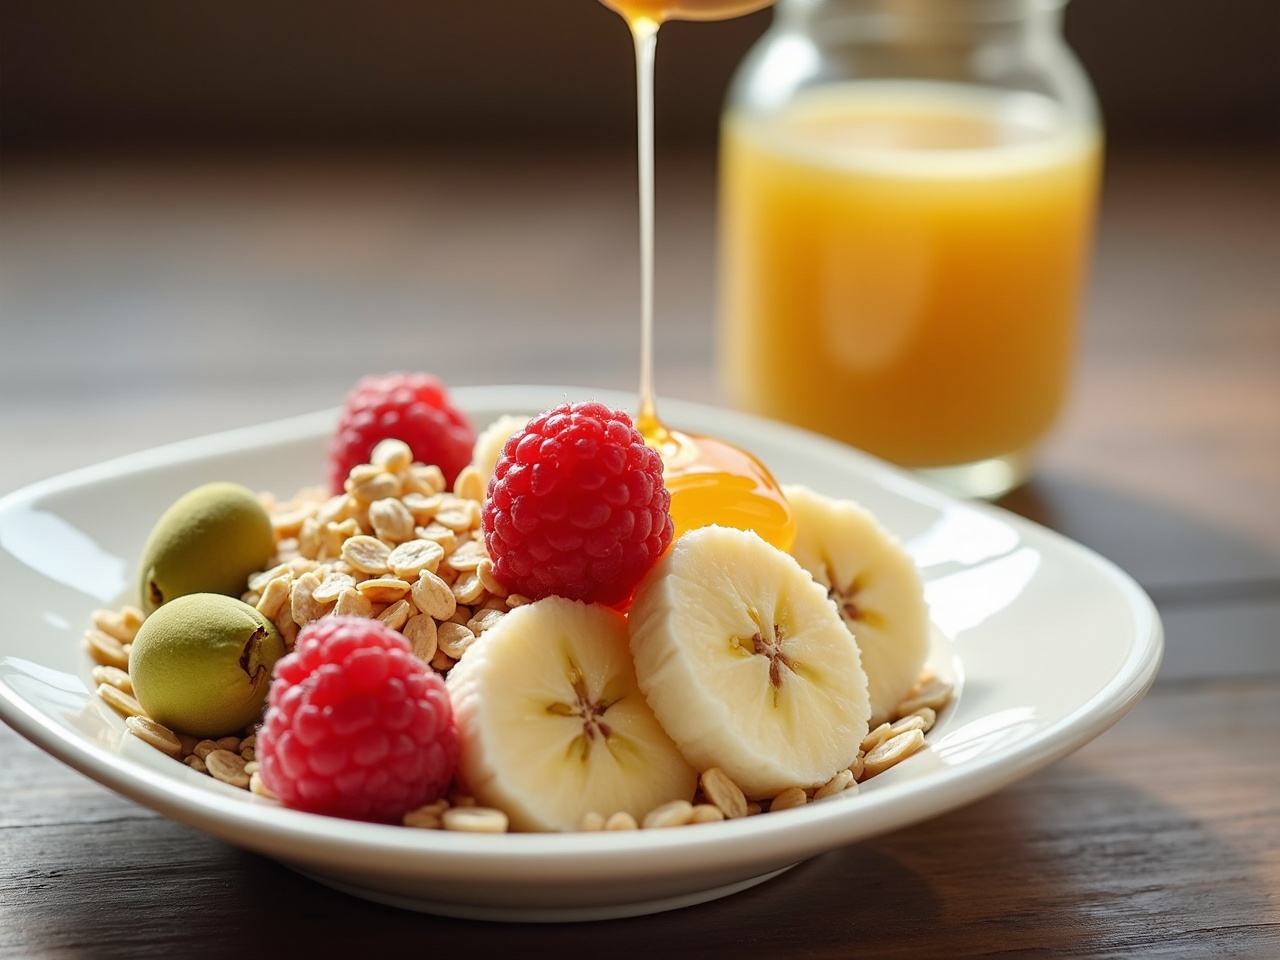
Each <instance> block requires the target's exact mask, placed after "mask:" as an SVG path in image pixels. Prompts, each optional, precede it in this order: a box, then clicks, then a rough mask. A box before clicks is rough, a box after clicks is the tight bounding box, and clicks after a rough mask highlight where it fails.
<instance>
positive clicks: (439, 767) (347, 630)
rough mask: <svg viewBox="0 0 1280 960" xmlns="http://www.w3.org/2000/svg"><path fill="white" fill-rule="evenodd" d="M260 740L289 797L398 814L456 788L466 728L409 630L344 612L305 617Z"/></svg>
mask: <svg viewBox="0 0 1280 960" xmlns="http://www.w3.org/2000/svg"><path fill="white" fill-rule="evenodd" d="M256 750H257V757H258V760H259V763H260V764H261V766H260V773H261V776H262V782H263V783H264V784H265V785H266V787H267V789H269V790H270V791H271V792H272V793H274V794H275V795H276V796H277V797H279V798H280V800H281V802H282V803H283V804H284V805H285V806H287V807H292V808H294V809H296V810H306V811H309V812H312V813H323V814H328V815H330V816H336V817H347V818H350V819H354V820H373V821H379V822H385V823H398V822H399V821H400V819H401V818H402V817H403V816H404V814H405V813H407V812H408V811H410V810H412V809H414V808H415V807H419V806H422V805H423V804H424V803H430V802H432V801H433V800H436V799H438V798H439V797H440V796H441V795H442V794H443V793H444V792H445V790H447V789H448V786H449V783H450V781H451V780H452V779H453V774H454V770H455V768H456V766H457V760H458V735H457V730H456V728H455V727H454V722H453V711H452V708H451V707H450V704H449V695H448V693H447V692H446V690H445V686H444V681H443V680H442V679H441V678H440V676H439V675H438V674H436V673H435V672H434V671H432V670H431V668H430V667H428V666H427V665H426V664H424V663H423V662H422V661H420V660H419V659H418V658H417V657H415V656H414V655H413V652H412V650H411V648H410V646H409V643H408V641H407V640H405V639H404V637H403V636H401V635H400V634H398V633H396V632H395V631H394V630H392V629H390V628H389V627H387V626H386V625H385V624H382V623H379V622H378V621H376V620H368V619H364V618H361V617H340V616H338V617H325V618H323V619H320V620H316V621H314V622H313V623H310V624H308V625H307V626H306V627H304V628H303V629H302V630H301V631H299V633H298V641H297V644H296V646H295V647H294V649H293V651H292V652H291V653H289V654H288V655H286V656H285V657H283V658H281V659H280V660H279V661H278V662H277V663H276V667H275V675H274V679H273V681H272V684H271V694H270V699H269V701H268V707H267V713H266V718H265V720H264V721H263V724H262V727H261V728H260V729H259V731H258V739H257V745H256Z"/></svg>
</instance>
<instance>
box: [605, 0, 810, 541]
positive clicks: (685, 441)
mask: <svg viewBox="0 0 1280 960" xmlns="http://www.w3.org/2000/svg"><path fill="white" fill-rule="evenodd" d="M606 2H609V3H610V5H613V6H615V8H618V6H619V4H617V2H616V0H606ZM619 12H621V13H622V14H623V17H624V19H625V20H626V21H627V26H628V27H629V28H630V31H631V36H632V40H633V42H634V45H635V55H636V142H637V168H638V178H637V179H638V182H639V205H640V405H639V411H638V414H637V416H636V421H635V422H636V429H637V430H638V431H639V432H640V435H641V436H643V437H644V438H645V442H646V443H647V444H648V445H649V446H650V447H652V448H653V449H655V450H657V451H658V454H659V455H660V456H661V457H662V461H663V467H664V480H665V482H666V484H667V487H668V489H669V490H670V492H671V514H672V518H673V519H674V520H675V523H676V531H675V533H676V536H679V535H680V534H681V533H683V532H684V531H685V530H688V529H693V528H695V527H699V526H704V525H705V524H707V523H715V522H722V523H724V524H725V525H728V526H739V527H743V528H745V529H754V530H755V531H756V532H757V533H758V534H760V536H762V537H763V538H764V539H765V540H767V541H769V542H770V543H772V544H773V545H774V546H776V547H778V548H779V549H783V550H786V549H789V548H790V546H791V543H792V540H793V539H794V537H795V524H794V520H793V518H792V516H791V510H790V507H789V506H788V504H787V500H786V497H785V496H783V494H782V491H781V490H780V489H779V487H778V485H777V482H776V481H775V480H774V479H773V477H772V475H771V474H770V473H769V471H768V469H767V468H766V467H765V466H764V464H762V463H760V461H759V460H757V459H756V458H755V457H753V456H751V455H750V454H749V453H747V452H746V451H745V450H742V449H740V448H738V447H735V446H733V445H732V444H729V443H726V442H725V441H723V440H718V439H716V438H715V437H700V436H694V435H690V434H686V433H682V432H680V431H678V430H672V429H670V428H668V427H667V426H666V425H665V424H664V423H663V422H662V420H661V419H660V418H659V417H658V410H657V403H656V400H655V392H654V383H653V339H654V332H653V327H654V286H655V284H654V248H655V238H654V220H655V217H654V210H655V207H656V203H655V196H654V195H655V188H654V181H655V177H654V72H655V62H656V52H657V46H658V29H659V27H660V26H661V23H662V20H661V18H658V19H655V18H654V17H652V16H649V15H646V14H632V13H629V12H627V11H625V10H619ZM665 12H666V11H664V15H665ZM716 491H719V493H718V495H717V492H716ZM709 494H710V496H709ZM690 507H692V509H690Z"/></svg>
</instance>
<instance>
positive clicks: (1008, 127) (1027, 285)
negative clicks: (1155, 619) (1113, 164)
mask: <svg viewBox="0 0 1280 960" xmlns="http://www.w3.org/2000/svg"><path fill="white" fill-rule="evenodd" d="M1099 161H1100V136H1099V134H1098V131H1097V129H1096V127H1094V126H1092V125H1089V126H1082V125H1080V124H1078V123H1077V124H1074V125H1072V124H1068V123H1067V121H1066V120H1064V119H1063V114H1061V113H1060V112H1059V108H1057V107H1056V106H1055V104H1053V103H1052V102H1051V101H1049V100H1048V99H1046V98H1041V97H1039V96H1037V95H1034V94H1026V93H1004V94H998V93H992V92H984V91H979V90H978V89H976V88H973V87H963V86H960V85H948V84H941V83H929V82H917V81H860V82H850V83H844V84H836V85H832V86H830V87H826V88H821V89H815V90H811V91H808V92H805V93H803V94H801V95H800V96H799V97H797V98H795V99H794V100H793V101H792V102H791V104H790V105H788V106H787V107H786V108H785V109H784V110H782V111H781V112H780V113H778V114H775V115H772V116H769V117H763V118H762V117H758V116H753V115H751V114H748V113H746V112H742V111H739V112H732V111H731V112H730V113H729V114H728V115H727V116H726V118H725V125H724V130H723V144H722V156H721V233H720V238H721V240H720V242H721V257H722V262H721V291H720V295H721V349H720V358H721V371H722V375H723V378H724V381H725V386H726V388H727V389H728V390H729V392H730V394H731V396H732V398H733V399H734V401H735V402H736V403H738V404H739V405H740V406H742V407H744V408H746V409H748V410H751V411H753V412H756V413H760V414H764V415H766V416H772V417H777V418H779V419H781V420H786V421H789V422H791V423H795V424H799V425H802V426H805V427H808V428H810V429H814V430H818V431H821V432H823V433H826V434H828V435H830V436H833V437H836V438H838V439H840V440H843V441H845V442H847V443H850V444H852V445H854V446H858V447H861V448H862V449H865V450H867V451H869V452H871V453H874V454H876V455H879V456H882V457H885V458H886V459H889V460H892V461H895V462H897V463H900V464H903V465H907V466H915V467H941V466H951V465H960V464H970V463H975V462H978V461H983V460H986V459H989V458H999V457H1005V456H1010V455H1014V454H1017V453H1019V452H1022V451H1026V450H1028V449H1029V448H1030V447H1032V446H1033V445H1034V444H1035V442H1036V441H1037V440H1038V439H1039V438H1040V437H1041V436H1042V435H1043V434H1044V432H1045V431H1046V430H1047V428H1048V427H1049V425H1050V423H1051V422H1052V420H1053V419H1054V416H1055V414H1056V413H1057V411H1058V408H1059V406H1060V404H1061V402H1062V399H1063V395H1064V392H1065V388H1066V385H1067V381H1068V376H1069V371H1070V367H1071V362H1070V358H1071V354H1072V346H1073V339H1074V329H1075V320H1076V313H1077V309H1078V305H1079V304H1078V301H1079V297H1080V290H1081V280H1082V277H1083V274H1084V266H1085V259H1086V257H1087V254H1088V247H1089V238H1090V235H1091V231H1092V219H1093V210H1094V205H1095V194H1096V190H1097V180H1098V169H1099Z"/></svg>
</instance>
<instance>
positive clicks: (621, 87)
mask: <svg viewBox="0 0 1280 960" xmlns="http://www.w3.org/2000/svg"><path fill="white" fill-rule="evenodd" d="M770 16H771V14H770V13H768V12H763V13H760V14H756V15H753V16H750V17H746V18H743V19H741V20H738V21H734V22H730V23H721V24H686V23H674V24H671V25H669V26H668V27H667V28H665V29H664V30H663V32H662V35H661V42H660V44H659V52H658V91H657V125H658V144H659V165H658V171H659V172H658V190H659V193H658V263H657V271H658V272H657V278H658V298H657V309H658V343H657V347H658V356H657V381H658V383H657V385H658V390H659V392H660V393H663V394H667V395H673V396H679V397H683V398H687V399H693V400H702V401H708V402H720V394H719V391H718V388H717V386H716V384H715V382H714V378H713V377H711V376H710V375H709V372H710V369H711V358H712V342H713V331H712V326H713V325H712V318H713V314H714V306H715V283H714V269H713V267H714V251H715V230H714V216H715V146H716V129H717V117H718V114H719V110H720V107H721V104H722V101H723V96H724V92H725V88H726V85H727V83H728V80H729V77H730V75H731V73H732V70H733V68H734V66H735V64H736V63H737V62H738V61H739V60H740V58H741V57H742V55H743V53H744V52H745V51H746V49H747V48H748V47H749V46H750V45H751V43H752V42H753V41H754V39H755V38H756V37H758V36H759V34H760V33H761V32H762V31H763V30H764V28H765V27H766V26H767V24H768V22H769V18H770ZM1066 33H1067V36H1068V38H1069V40H1070V41H1071V43H1072V44H1073V46H1074V47H1075V49H1076V51H1077V53H1078V55H1079V57H1080V59H1081V60H1082V61H1083V63H1084V65H1085V67H1086V68H1087V70H1088V71H1089V73H1090V75H1091V76H1092V78H1093V80H1094V83H1095V85H1096V87H1097V90H1098V95H1099V98H1100V101H1101V104H1102V108H1103V112H1104V116H1105V121H1106V125H1107V131H1108V158H1107V170H1106V177H1105V186H1104V194H1103V204H1102V215H1101V223H1100V228H1099V237H1098V243H1097V249H1096V254H1095V267H1094V271H1093V280H1092V283H1091V291H1092V292H1091V297H1090V301H1089V307H1088V311H1087V313H1088V315H1087V317H1086V320H1085V334H1084V339H1083V344H1082V348H1081V360H1080V367H1079V371H1078V374H1077V385H1076V389H1075V392H1074V394H1073V398H1072V401H1071V405H1070V407H1069V409H1068V410H1067V412H1066V414H1065V415H1064V417H1063V419H1062V423H1061V424H1060V426H1059V428H1058V429H1057V431H1056V432H1055V434H1054V436H1053V437H1052V438H1051V441H1050V443H1049V444H1048V445H1047V447H1046V449H1045V454H1044V470H1043V474H1042V479H1041V480H1039V481H1037V483H1036V484H1033V485H1032V487H1030V488H1028V489H1027V490H1024V491H1022V492H1021V493H1020V494H1019V495H1017V497H1015V500H1014V501H1012V505H1014V506H1017V507H1018V508H1020V509H1023V510H1024V511H1025V512H1029V513H1031V514H1032V515H1034V516H1037V517H1039V518H1040V519H1044V520H1046V521H1047V522H1051V523H1056V524H1057V525H1058V526H1060V527H1061V528H1067V529H1069V530H1070V531H1071V532H1072V535H1073V536H1077V537H1079V538H1081V539H1084V540H1085V541H1086V542H1091V543H1092V545H1094V546H1096V547H1098V548H1099V549H1101V550H1102V551H1103V552H1104V553H1107V554H1108V555H1110V556H1112V557H1113V558H1114V559H1117V560H1118V561H1120V562H1121V563H1122V564H1123V565H1126V566H1127V567H1129V568H1130V569H1131V570H1132V571H1134V572H1135V573H1136V574H1137V575H1138V576H1139V579H1140V580H1142V582H1143V584H1144V585H1145V586H1146V587H1147V588H1148V589H1149V590H1151V591H1152V592H1153V594H1154V595H1156V597H1157V599H1158V600H1159V599H1161V591H1164V594H1165V596H1166V597H1168V598H1173V599H1171V601H1170V603H1168V604H1166V605H1165V606H1164V607H1163V608H1162V609H1164V612H1165V613H1166V616H1169V615H1173V616H1175V618H1176V617H1177V616H1178V610H1177V609H1176V608H1177V607H1178V602H1177V600H1176V597H1177V596H1180V594H1178V588H1179V585H1180V584H1185V583H1186V582H1187V581H1188V580H1189V579H1197V578H1202V577H1203V574H1204V569H1205V566H1204V565H1205V563H1206V562H1208V563H1211V564H1213V565H1214V568H1213V576H1212V577H1210V579H1211V580H1215V581H1216V582H1219V583H1220V584H1221V585H1223V586H1222V589H1223V590H1225V591H1226V594H1225V595H1229V597H1231V598H1234V600H1242V603H1238V604H1236V606H1235V607H1233V609H1238V610H1242V611H1243V612H1241V613H1239V614H1238V616H1240V617H1243V618H1244V626H1245V628H1246V631H1247V632H1248V634H1249V636H1252V637H1255V638H1256V644H1255V646H1256V650H1257V651H1261V653H1259V654H1258V655H1259V656H1260V657H1261V658H1262V661H1265V663H1267V664H1270V665H1271V666H1273V667H1275V666H1276V665H1277V663H1280V661H1277V660H1276V653H1275V651H1274V648H1275V644H1274V637H1275V636H1276V635H1277V633H1278V632H1280V630H1278V628H1277V623H1280V589H1278V588H1277V584H1280V560H1278V559H1277V557H1280V511H1275V510H1274V503H1275V492H1276V484H1277V478H1278V477H1280V468H1278V467H1277V461H1278V459H1280V386H1278V384H1280V376H1278V375H1277V374H1278V373H1280V314H1278V312H1277V305H1278V304H1280V281H1278V279H1277V278H1278V277H1280V270H1277V269H1276V267H1277V265H1278V264H1280V179H1278V178H1277V173H1278V172H1280V164H1277V159H1278V157H1280V154H1278V144H1280V4H1278V3H1277V2H1276V0H1221V2H1219V3H1214V4H1206V3H1204V2H1203V0H1159V2H1151V0H1074V2H1072V3H1070V5H1069V7H1068V9H1067V12H1066ZM634 122H635V121H634V65H633V60H632V53H631V47H630V41H629V38H628V37H627V34H626V30H625V27H624V25H623V23H622V21H621V20H620V19H619V18H618V17H617V16H616V15H615V14H613V13H612V12H610V11H608V10H606V9H605V8H603V7H602V6H601V5H600V4H599V3H597V2H595V0H466V2H460V3H453V4H445V3H441V2H438V0H417V2H410V0H366V2H362V3H338V2H333V0H307V2H305V3H304V2H302V0H273V2H270V3H262V2H248V0H218V2H212V0H186V2H182V3H173V2H171V0H112V2H110V3H102V2H100V0H0V449H3V450H4V451H5V454H4V455H3V457H2V458H0V459H3V460H4V461H5V463H4V467H3V471H2V472H0V492H4V491H5V490H8V489H12V488H14V487H16V486H18V485H20V484H22V483H26V482H30V481H33V480H36V479H38V478H40V477H43V476H48V475H50V474H53V473H56V472H59V471H61V470H64V469H69V468H71V467H75V466H80V465H83V464H88V463H92V462H95V461H97V460H100V459H102V458H104V457H107V456H114V455H118V454H121V453H126V452H129V451H131V450H137V449H143V448H147V447H151V446H154V445H156V444H159V443H163V442H167V441H170V440H176V439H181V438H184V437H190V436H198V435H201V434H204V433H208V432H210V431H214V430H221V429H227V428H231V427H235V426H240V425H246V424H252V423H257V422H261V421H264V420H269V419H275V418H277V417H281V416H287V415H290V414H295V413H303V412H307V411H310V410H313V409H317V408H322V407H329V406H333V405H336V404H337V403H338V402H340V400H341V397H342V395H343V393H344V392H345V390H346V389H347V387H348V386H349V385H350V383H351V382H353V381H354V379H355V378H356V377H358V376H359V375H361V374H364V373H367V372H373V371H383V370H389V369H397V368H403V367H418V368H423V369H429V370H433V371H435V372H437V373H438V374H440V375H441V376H442V377H444V378H445V379H446V380H447V381H448V382H450V383H454V384H470V383H490V382H558V383H574V384H582V385H585V386H588V387H591V386H596V387H607V388H616V389H632V388H633V387H634V384H635V382H636V365H637V359H636V346H637V345H638V332H637V330H636V327H637V321H636V318H637V316H638V285H639V280H638V267H637V262H636V256H637V249H638V244H637V239H636V229H637V227H636V214H635V166H634V164H635V160H634ZM512 345H515V348H514V349H513V348H512ZM1169 411H1175V413H1176V415H1175V416H1173V417H1170V416H1169ZM1227 423H1229V424H1232V425H1233V426H1234V428H1235V429H1234V430H1232V431H1224V430H1222V429H1221V426H1222V425H1223V424H1227ZM15 451H16V452H15ZM1018 497H1020V498H1021V499H1018ZM1135 504H1140V505H1141V509H1138V510H1135V509H1134V508H1135ZM1144 511H1145V513H1144ZM1117 517H1124V518H1125V522H1124V524H1122V525H1121V526H1119V527H1118V526H1117V525H1116V523H1115V522H1114V520H1115V518H1117ZM1192 517H1194V519H1191V518H1192ZM1144 518H1145V523H1144V522H1143V521H1144ZM1135 523H1137V524H1138V526H1137V527H1134V526H1133V524H1135ZM1206 525H1207V526H1206ZM1120 529H1124V530H1126V531H1128V532H1127V533H1126V534H1125V535H1123V536H1121V535H1119V534H1118V533H1117V531H1118V530H1120ZM1134 530H1136V531H1137V532H1136V533H1133V532H1132V531H1134ZM1208 533H1212V535H1213V537H1216V538H1217V539H1212V538H1210V539H1212V542H1213V544H1216V546H1214V547H1213V549H1212V550H1211V551H1210V554H1209V555H1208V560H1207V561H1206V558H1205V557H1206V555H1204V554H1195V555H1192V556H1188V554H1187V551H1185V550H1184V549H1182V548H1181V545H1182V544H1184V543H1188V542H1198V543H1203V542H1205V538H1206V536H1208ZM1193 574H1194V575H1193ZM1240 584H1244V586H1243V587H1241V586H1240ZM1232 591H1235V592H1234V593H1232ZM1241 591H1243V593H1241ZM1233 615H1236V614H1233ZM1188 616H1190V613H1188ZM1184 627H1185V629H1186V631H1188V633H1190V632H1194V631H1196V630H1199V629H1201V628H1202V625H1200V624H1198V623H1192V622H1188V623H1186V624H1185V625H1184ZM1205 655H1206V656H1209V655H1211V654H1205ZM1182 662H1183V663H1184V664H1185V665H1186V668H1187V669H1188V670H1194V669H1195V668H1196V666H1197V662H1194V661H1193V660H1185V661H1182ZM1256 662H1258V661H1254V665H1255V666H1256Z"/></svg>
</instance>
